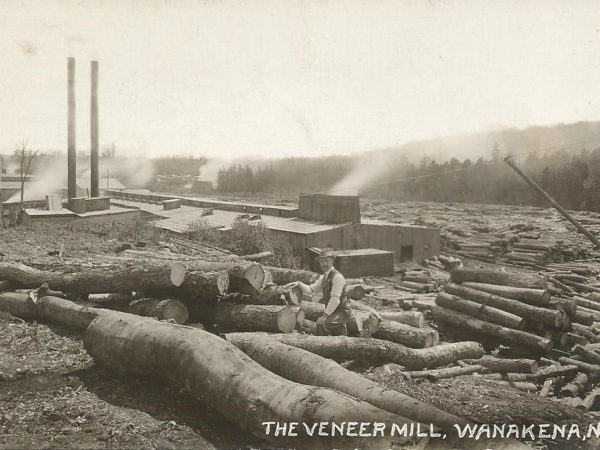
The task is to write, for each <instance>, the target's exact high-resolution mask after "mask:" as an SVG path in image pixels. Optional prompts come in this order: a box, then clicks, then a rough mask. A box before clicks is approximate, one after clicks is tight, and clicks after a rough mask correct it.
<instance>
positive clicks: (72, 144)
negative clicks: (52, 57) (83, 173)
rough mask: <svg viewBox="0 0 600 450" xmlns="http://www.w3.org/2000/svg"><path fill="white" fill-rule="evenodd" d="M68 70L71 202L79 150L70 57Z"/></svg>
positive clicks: (70, 58) (74, 187) (68, 142)
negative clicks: (76, 139) (76, 137)
mask: <svg viewBox="0 0 600 450" xmlns="http://www.w3.org/2000/svg"><path fill="white" fill-rule="evenodd" d="M67 68H68V94H67V102H68V134H67V154H68V156H67V167H68V170H67V172H68V173H67V176H68V181H67V193H68V197H69V200H71V199H72V198H75V197H77V150H76V143H75V58H73V57H69V58H68V60H67Z"/></svg>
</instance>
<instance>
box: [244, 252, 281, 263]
mask: <svg viewBox="0 0 600 450" xmlns="http://www.w3.org/2000/svg"><path fill="white" fill-rule="evenodd" d="M271 256H273V252H260V253H253V254H251V255H244V256H241V257H240V258H242V259H244V260H246V261H262V260H263V259H267V258H270V257H271Z"/></svg>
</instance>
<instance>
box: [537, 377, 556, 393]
mask: <svg viewBox="0 0 600 450" xmlns="http://www.w3.org/2000/svg"><path fill="white" fill-rule="evenodd" d="M553 384H554V380H552V379H551V378H550V379H548V380H546V381H544V384H543V385H542V389H540V394H539V395H540V397H548V394H550V389H552V385H553Z"/></svg>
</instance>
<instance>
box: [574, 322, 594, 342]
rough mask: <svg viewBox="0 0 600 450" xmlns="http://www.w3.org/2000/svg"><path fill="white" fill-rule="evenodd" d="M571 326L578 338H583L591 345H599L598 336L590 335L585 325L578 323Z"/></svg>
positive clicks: (590, 332)
mask: <svg viewBox="0 0 600 450" xmlns="http://www.w3.org/2000/svg"><path fill="white" fill-rule="evenodd" d="M571 326H572V327H573V332H574V333H576V334H578V335H580V336H583V337H584V338H586V339H587V340H588V341H590V342H591V343H593V344H597V343H600V338H599V337H598V336H596V335H595V334H594V333H592V331H591V330H590V329H589V327H586V326H585V325H581V324H578V323H574V324H572V325H571Z"/></svg>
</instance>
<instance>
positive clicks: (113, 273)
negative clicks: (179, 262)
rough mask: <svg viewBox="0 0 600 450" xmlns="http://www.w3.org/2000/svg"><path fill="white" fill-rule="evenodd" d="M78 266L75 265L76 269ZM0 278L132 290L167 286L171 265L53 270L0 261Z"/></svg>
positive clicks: (80, 289)
mask: <svg viewBox="0 0 600 450" xmlns="http://www.w3.org/2000/svg"><path fill="white" fill-rule="evenodd" d="M78 269H79V268H78ZM0 278H6V279H9V280H11V281H12V282H13V283H14V284H15V286H21V287H25V288H37V287H38V286H40V285H42V284H44V283H48V285H49V286H50V288H51V289H55V290H60V291H64V292H75V293H81V294H90V293H105V292H126V293H127V292H132V291H136V290H140V289H142V290H147V291H148V292H150V291H152V290H153V289H169V288H171V289H172V288H173V286H174V285H173V283H172V282H171V268H170V267H169V266H168V265H164V264H154V265H151V264H137V265H134V266H123V267H120V268H118V269H106V268H102V269H93V268H86V269H85V270H83V271H77V272H70V273H64V272H53V271H49V270H38V269H34V268H32V267H29V266H26V265H23V264H16V263H7V262H0Z"/></svg>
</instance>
